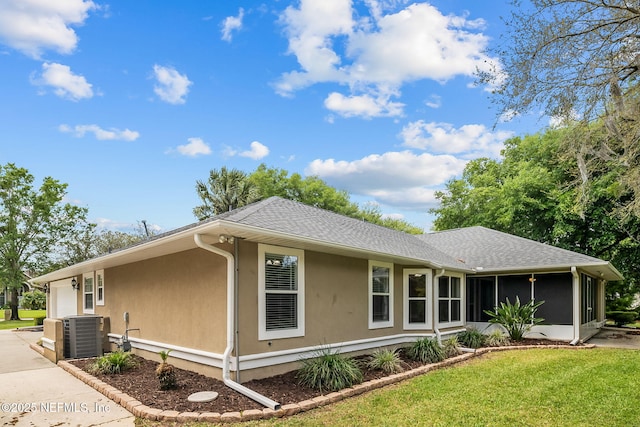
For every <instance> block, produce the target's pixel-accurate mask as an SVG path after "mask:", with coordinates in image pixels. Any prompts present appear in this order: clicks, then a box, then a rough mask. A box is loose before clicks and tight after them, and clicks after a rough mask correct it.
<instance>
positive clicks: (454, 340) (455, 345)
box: [442, 335, 462, 357]
mask: <svg viewBox="0 0 640 427" xmlns="http://www.w3.org/2000/svg"><path fill="white" fill-rule="evenodd" d="M442 349H443V350H444V355H445V357H454V356H457V355H459V354H461V353H462V350H460V342H458V337H457V336H456V335H454V336H452V337H449V338H447V339H446V340H444V341H443V343H442Z"/></svg>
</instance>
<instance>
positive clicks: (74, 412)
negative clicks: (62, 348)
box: [0, 330, 134, 427]
mask: <svg viewBox="0 0 640 427" xmlns="http://www.w3.org/2000/svg"><path fill="white" fill-rule="evenodd" d="M41 336H42V333H41V332H14V331H12V330H0V361H1V363H0V425H11V426H29V427H31V426H42V425H50V426H53V425H59V426H63V425H71V426H90V425H93V426H122V427H124V426H127V427H128V426H133V425H134V417H133V415H132V414H131V413H130V412H128V411H126V410H125V409H124V408H122V407H121V406H120V405H118V404H117V403H115V402H113V401H112V400H110V399H108V398H107V397H106V396H104V395H102V394H101V393H99V392H97V391H96V390H94V389H93V388H91V387H89V386H88V385H86V384H85V383H83V382H82V381H80V380H78V379H76V378H74V377H73V376H71V375H69V374H68V373H67V372H65V371H63V370H62V368H59V367H58V366H56V365H55V364H53V363H51V362H50V361H48V360H47V359H45V358H44V357H42V356H41V355H40V354H38V353H37V352H35V351H34V350H32V349H30V348H29V344H30V343H35V342H36V341H37V340H38V339H39V338H40V337H41Z"/></svg>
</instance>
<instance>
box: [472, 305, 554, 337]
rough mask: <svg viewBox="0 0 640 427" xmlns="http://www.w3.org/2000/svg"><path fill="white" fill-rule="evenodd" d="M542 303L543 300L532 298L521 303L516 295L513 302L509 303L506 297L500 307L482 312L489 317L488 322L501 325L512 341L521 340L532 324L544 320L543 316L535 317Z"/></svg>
mask: <svg viewBox="0 0 640 427" xmlns="http://www.w3.org/2000/svg"><path fill="white" fill-rule="evenodd" d="M542 304H544V301H538V302H535V301H534V300H531V301H529V302H528V303H526V304H521V303H520V298H518V297H517V296H516V302H515V303H513V304H511V302H510V301H509V298H507V302H506V303H504V302H501V303H500V307H496V309H495V311H492V310H485V311H484V312H485V313H486V314H487V315H488V316H489V317H490V319H489V323H492V324H496V325H500V326H502V327H503V328H504V329H505V330H506V331H507V334H509V338H510V339H511V340H512V341H522V338H524V336H525V334H526V333H527V332H529V331H530V330H531V328H532V327H533V326H535V325H539V324H540V323H542V322H544V319H543V318H541V317H535V314H536V311H537V310H538V308H539V307H540V306H541V305H542Z"/></svg>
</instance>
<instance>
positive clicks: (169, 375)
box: [156, 350, 178, 390]
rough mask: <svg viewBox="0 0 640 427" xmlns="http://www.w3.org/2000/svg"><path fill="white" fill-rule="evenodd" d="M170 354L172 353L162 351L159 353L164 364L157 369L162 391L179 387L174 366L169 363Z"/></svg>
mask: <svg viewBox="0 0 640 427" xmlns="http://www.w3.org/2000/svg"><path fill="white" fill-rule="evenodd" d="M169 353H171V350H162V351H161V352H160V353H159V354H160V359H162V362H161V363H160V364H159V365H158V367H157V368H156V376H157V377H158V381H160V390H172V389H174V388H176V387H177V386H178V380H177V378H176V370H175V368H174V367H173V365H170V364H168V363H167V359H168V358H169Z"/></svg>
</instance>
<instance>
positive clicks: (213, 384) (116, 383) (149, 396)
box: [68, 340, 566, 414]
mask: <svg viewBox="0 0 640 427" xmlns="http://www.w3.org/2000/svg"><path fill="white" fill-rule="evenodd" d="M522 344H525V345H552V344H566V342H554V341H548V340H524V342H523V343H522ZM400 356H401V358H402V360H403V362H402V363H403V367H404V369H405V370H410V369H414V368H417V367H419V366H421V364H420V363H419V362H415V361H412V360H409V359H408V358H407V357H406V356H405V355H404V354H403V352H402V351H400ZM134 357H135V358H136V360H137V361H138V362H139V363H138V366H137V367H136V368H133V369H132V370H129V371H126V372H124V373H122V374H114V375H100V374H93V375H94V376H95V377H97V378H98V379H100V380H102V381H104V382H105V383H107V384H109V385H111V386H113V387H115V388H117V389H118V390H120V391H122V392H124V393H126V394H128V395H129V396H131V397H133V398H135V399H137V400H139V401H140V402H142V403H143V404H144V405H147V406H149V407H151V408H157V409H162V410H175V411H179V412H218V413H221V414H222V413H224V412H236V411H238V412H241V411H245V410H248V409H262V408H263V406H262V405H260V404H259V403H256V402H255V401H253V400H251V399H249V398H248V397H246V396H244V395H242V394H240V393H238V392H236V391H234V390H232V389H230V388H229V387H227V386H225V385H224V383H223V382H222V381H220V380H217V379H214V378H210V377H207V376H204V375H200V374H197V373H195V372H191V371H186V370H183V369H178V368H175V370H176V376H177V379H178V388H177V389H175V390H165V391H163V390H160V388H159V382H158V378H157V377H156V374H155V370H156V367H157V366H158V362H154V361H150V360H146V359H143V358H141V357H138V356H134ZM357 359H359V360H360V361H363V362H364V361H365V360H366V357H365V356H362V357H359V358H357ZM94 361H95V359H81V360H69V361H68V362H69V363H71V364H73V365H75V366H77V367H79V368H80V369H82V370H84V371H87V367H88V365H90V364H91V363H93V362H94ZM361 365H362V369H363V374H364V381H369V380H372V379H376V378H382V377H384V374H383V373H382V372H381V371H375V370H371V369H367V368H366V366H365V363H361ZM296 373H297V372H296V371H292V372H288V373H286V374H282V375H276V376H273V377H270V378H265V379H261V380H253V381H249V382H247V383H243V385H244V386H246V387H248V388H250V389H252V390H255V391H257V392H258V393H260V394H262V395H264V396H267V397H269V398H270V399H272V400H275V401H276V402H278V403H280V404H281V405H283V406H284V405H286V404H290V403H298V402H301V401H303V400H308V399H312V398H314V397H317V396H319V395H320V393H319V392H318V391H316V390H312V389H309V388H306V387H302V386H300V385H298V381H297V380H296ZM199 391H215V392H217V393H218V398H217V399H215V400H214V401H212V402H206V403H192V402H189V401H187V397H188V396H189V395H190V394H192V393H196V392H199Z"/></svg>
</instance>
